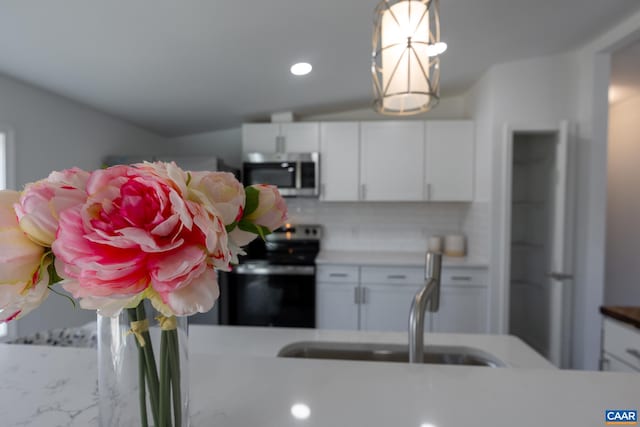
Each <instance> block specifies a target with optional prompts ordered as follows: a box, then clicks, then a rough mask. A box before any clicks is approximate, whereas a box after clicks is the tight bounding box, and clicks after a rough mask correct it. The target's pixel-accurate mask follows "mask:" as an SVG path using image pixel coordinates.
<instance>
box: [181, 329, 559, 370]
mask: <svg viewBox="0 0 640 427" xmlns="http://www.w3.org/2000/svg"><path fill="white" fill-rule="evenodd" d="M297 341H333V342H350V343H387V344H405V345H407V343H408V336H407V334H406V333H401V332H366V331H328V330H322V329H296V328H258V327H255V328H252V327H244V326H203V325H190V326H189V350H190V351H191V354H219V355H224V356H235V355H237V356H247V355H250V356H260V357H275V356H276V355H277V354H278V351H280V349H281V348H282V347H284V346H286V345H287V344H291V343H292V342H297ZM424 342H425V344H426V345H448V346H467V347H473V348H476V349H479V350H482V351H485V352H487V353H491V354H492V355H494V356H495V357H497V358H498V359H500V360H501V361H502V362H504V363H506V364H507V365H508V366H511V367H515V368H535V369H555V367H554V366H553V365H552V364H550V363H549V362H548V361H547V360H546V359H544V358H543V357H542V356H540V355H539V354H538V353H536V352H535V351H533V350H532V349H531V347H529V346H527V345H526V344H525V343H523V342H522V341H521V340H520V339H519V338H516V337H514V336H510V335H483V334H425V337H424Z"/></svg>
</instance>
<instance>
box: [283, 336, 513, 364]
mask: <svg viewBox="0 0 640 427" xmlns="http://www.w3.org/2000/svg"><path fill="white" fill-rule="evenodd" d="M278 357H297V358H304V359H334V360H360V361H377V362H404V363H409V348H408V346H406V345H400V344H373V343H348V342H328V341H301V342H294V343H292V344H289V345H287V346H285V347H283V348H282V349H281V350H280V351H279V352H278ZM424 363H433V364H441V365H468V366H488V367H492V368H499V367H505V366H506V365H505V364H504V362H502V361H500V360H498V359H497V358H495V357H494V356H492V355H490V354H488V353H486V352H484V351H482V350H477V349H474V348H470V347H459V346H425V348H424Z"/></svg>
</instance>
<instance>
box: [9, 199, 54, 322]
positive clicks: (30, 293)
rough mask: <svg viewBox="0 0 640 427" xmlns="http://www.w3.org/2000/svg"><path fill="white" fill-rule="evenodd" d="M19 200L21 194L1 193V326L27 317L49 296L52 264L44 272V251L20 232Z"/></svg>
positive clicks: (46, 264)
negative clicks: (50, 267)
mask: <svg viewBox="0 0 640 427" xmlns="http://www.w3.org/2000/svg"><path fill="white" fill-rule="evenodd" d="M19 199H20V193H18V192H15V191H9V190H5V191H0V310H1V311H0V322H4V321H9V320H13V319H16V318H20V317H22V316H24V315H25V314H27V313H29V312H30V311H31V310H33V309H34V308H36V307H38V306H39V305H40V304H41V303H42V301H44V299H45V298H46V297H47V295H48V293H49V288H48V284H49V276H48V274H47V271H46V267H47V266H48V263H46V262H45V263H44V265H43V267H44V268H42V269H40V263H41V260H42V258H43V255H44V248H43V247H42V246H39V245H37V244H35V243H34V242H32V241H31V240H30V239H29V238H28V237H27V235H26V234H24V232H23V231H22V230H21V229H20V226H19V224H18V218H17V217H16V214H15V211H14V209H13V205H14V204H16V203H18V200H19ZM49 263H50V261H49Z"/></svg>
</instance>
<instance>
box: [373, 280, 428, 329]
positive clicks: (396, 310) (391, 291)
mask: <svg viewBox="0 0 640 427" xmlns="http://www.w3.org/2000/svg"><path fill="white" fill-rule="evenodd" d="M361 289H362V302H361V303H360V329H361V330H363V331H393V332H405V331H407V330H408V329H407V328H408V327H409V326H408V325H409V310H410V309H411V301H412V300H413V297H414V295H415V294H416V292H417V291H418V289H420V286H419V285H383V284H377V283H376V284H366V285H363V286H361ZM428 323H429V322H428V319H427V320H426V321H425V328H426V329H427V330H428V328H429V325H428Z"/></svg>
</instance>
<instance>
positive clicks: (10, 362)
mask: <svg viewBox="0 0 640 427" xmlns="http://www.w3.org/2000/svg"><path fill="white" fill-rule="evenodd" d="M207 328H209V329H207ZM272 332H274V330H263V329H260V328H249V329H246V330H243V329H242V328H237V329H236V330H235V331H234V330H233V328H216V327H194V328H192V332H191V340H192V342H193V345H191V346H190V347H191V348H192V354H191V360H190V366H191V414H192V423H191V425H192V426H221V427H226V426H229V427H250V426H274V427H275V426H278V427H283V426H284V427H286V426H301V425H306V426H330V427H338V426H367V427H375V426H380V427H382V426H384V427H387V426H411V427H421V426H430V427H431V426H435V427H447V426H453V427H458V426H492V427H493V426H505V427H506V426H513V425H519V426H532V427H533V426H535V427H540V426H555V425H557V426H580V427H584V426H599V425H603V423H604V410H605V409H637V406H638V396H640V377H638V376H636V375H629V374H619V373H601V372H577V371H559V370H555V369H549V366H543V365H539V366H536V367H534V368H532V367H530V368H524V367H518V368H496V369H492V368H482V367H462V366H442V365H408V364H401V363H395V364H394V363H380V362H348V361H328V360H302V359H281V358H276V357H273V355H270V354H271V350H270V349H268V348H267V347H269V344H258V343H256V342H253V343H252V342H251V341H249V340H246V339H247V338H250V337H253V338H254V339H258V337H259V336H263V338H262V340H263V341H265V342H268V341H271V340H270V339H269V338H268V337H269V335H270V334H271V333H272ZM275 332H276V335H280V337H275V338H274V339H273V341H274V342H276V344H274V345H272V347H271V348H275V347H277V346H279V345H280V342H279V341H278V340H281V339H282V340H285V339H286V340H290V341H289V342H293V341H298V340H299V339H307V338H308V336H307V337H305V336H304V333H303V332H304V331H303V332H299V331H290V332H292V335H290V336H289V337H286V333H287V331H275ZM307 333H308V334H316V333H317V334H318V337H319V338H330V339H331V340H336V339H339V338H340V335H341V333H334V332H325V331H307ZM296 334H297V335H296ZM351 334H357V333H353V332H352V333H351ZM233 335H235V336H236V339H234V338H231V337H232V336H233ZM374 335H375V334H371V335H369V336H366V334H365V336H359V337H357V339H362V340H371V339H375V337H374ZM384 335H385V334H381V336H379V337H378V338H379V339H394V338H393V337H392V336H391V335H393V334H390V335H389V336H384ZM345 336H346V335H343V337H345ZM265 337H266V338H265ZM207 338H210V341H211V343H212V344H211V347H210V349H211V348H213V347H215V346H216V345H218V346H219V347H218V348H219V349H220V348H221V347H225V346H226V349H225V350H217V351H211V352H209V350H207V349H206V348H205V347H199V341H200V340H202V339H207ZM216 338H217V339H219V341H218V342H215V339H216ZM351 338H353V336H352V337H351ZM396 339H397V340H400V339H401V338H400V337H399V336H397V337H396ZM225 340H226V341H225ZM234 340H235V343H236V344H233V343H234ZM243 340H244V344H242V341H243ZM438 340H440V341H441V342H440V343H443V344H444V343H446V342H448V343H451V342H452V340H453V341H455V342H458V343H464V344H465V345H468V346H474V345H477V344H479V343H480V342H481V341H482V336H479V337H478V338H477V340H478V341H477V342H476V343H470V342H468V341H465V336H454V335H452V336H449V337H446V336H441V337H438V336H436V335H427V336H426V338H425V341H426V342H427V343H435V342H436V341H438ZM448 340H449V341H448ZM507 341H509V340H508V339H507ZM496 342H497V341H496ZM516 342H517V341H516ZM241 344H242V345H241ZM513 345H514V346H515V347H518V345H517V344H515V342H514V344H513ZM194 346H195V348H194ZM234 346H235V349H233V348H234ZM505 346H506V347H505V348H507V347H509V344H505ZM243 347H244V348H245V349H246V351H245V352H244V353H245V355H240V354H238V353H237V351H240V350H241V349H242V348H243ZM252 347H253V348H258V351H257V353H256V354H253V355H251V354H250V353H251V350H250V349H251V348H252ZM485 348H486V347H485ZM525 349H526V346H525V348H524V349H523V348H521V349H520V350H522V352H524V351H525ZM520 350H514V351H512V356H513V357H515V359H510V360H509V359H508V357H509V356H508V354H506V353H502V354H497V353H499V352H500V350H498V351H497V352H496V351H491V350H490V351H491V352H492V353H493V354H494V355H496V356H498V357H501V358H502V359H503V361H504V362H506V363H507V364H509V365H511V366H513V365H514V362H516V363H515V364H516V365H517V364H519V363H520V366H524V365H525V364H526V363H523V361H524V360H526V359H520V360H519V361H518V356H517V355H518V353H519V352H520ZM529 351H531V350H529ZM261 352H262V353H261ZM530 356H531V355H530ZM538 357H539V356H538ZM505 359H507V360H505ZM528 360H530V361H532V362H535V360H536V357H535V354H534V355H533V356H531V357H530V359H528ZM96 362H97V361H96V353H95V351H94V350H91V349H77V348H55V347H41V346H24V345H0V366H1V368H0V370H1V375H2V377H1V378H2V381H1V383H0V399H1V401H2V405H1V409H0V420H2V421H1V424H2V425H3V426H46V427H50V426H83V427H85V426H95V425H97V414H98V407H97V393H96V378H97V363H96ZM534 365H535V363H534ZM296 404H303V405H307V406H308V408H309V410H310V416H309V418H308V419H305V420H300V419H296V418H295V417H293V416H292V413H291V408H292V406H293V405H296Z"/></svg>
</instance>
